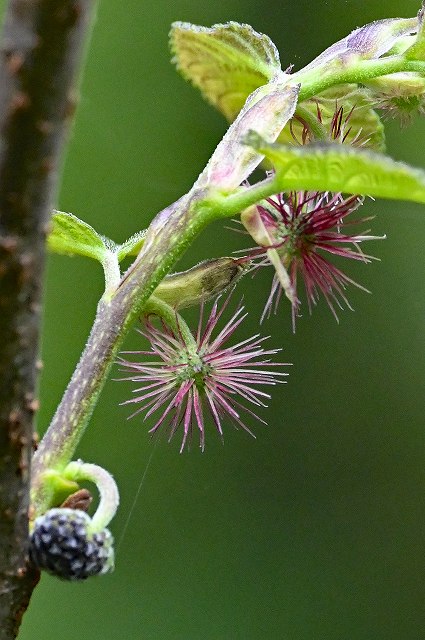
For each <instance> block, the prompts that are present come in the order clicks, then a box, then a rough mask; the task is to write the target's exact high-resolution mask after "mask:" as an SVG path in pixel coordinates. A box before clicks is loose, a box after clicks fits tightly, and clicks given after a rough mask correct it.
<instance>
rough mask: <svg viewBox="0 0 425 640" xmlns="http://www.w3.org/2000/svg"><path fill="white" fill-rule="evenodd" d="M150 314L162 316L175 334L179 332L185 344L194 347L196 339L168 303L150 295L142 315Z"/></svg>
mask: <svg viewBox="0 0 425 640" xmlns="http://www.w3.org/2000/svg"><path fill="white" fill-rule="evenodd" d="M150 314H154V315H156V316H158V317H159V318H162V319H163V320H164V321H165V323H166V324H167V325H168V326H169V327H170V328H171V329H172V330H173V332H174V333H175V335H176V336H177V335H179V334H180V335H181V336H182V338H183V340H184V342H185V344H186V346H188V347H195V348H196V340H195V338H194V337H193V334H192V331H191V330H190V329H189V327H188V325H187V324H186V321H185V320H184V318H183V317H182V316H181V315H180V314H179V313H177V311H176V310H175V309H173V307H171V306H170V305H169V304H167V303H166V302H164V301H163V300H160V299H159V298H156V297H155V296H151V297H150V298H149V300H148V301H147V303H146V304H145V306H144V308H143V315H144V316H149V315H150Z"/></svg>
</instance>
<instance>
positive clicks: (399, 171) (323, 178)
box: [246, 132, 425, 203]
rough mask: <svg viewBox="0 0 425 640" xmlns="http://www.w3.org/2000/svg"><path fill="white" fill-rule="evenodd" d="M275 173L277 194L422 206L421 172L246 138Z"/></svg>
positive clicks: (359, 153) (351, 153) (424, 178)
mask: <svg viewBox="0 0 425 640" xmlns="http://www.w3.org/2000/svg"><path fill="white" fill-rule="evenodd" d="M246 144H249V145H250V146H252V147H253V148H254V149H256V150H257V151H258V152H259V153H262V154H264V155H265V156H266V158H267V159H268V160H270V162H271V163H272V164H273V166H274V169H275V171H276V179H277V182H278V189H279V190H280V191H298V190H308V191H334V192H339V191H341V192H343V193H352V194H359V195H369V196H375V197H377V198H393V199H396V200H411V201H414V202H421V203H425V172H424V171H421V170H420V169H415V168H413V167H409V166H408V165H406V164H404V163H403V162H396V161H395V160H392V159H391V158H388V157H386V156H383V155H380V154H378V153H373V152H371V151H365V150H359V149H356V148H354V147H348V146H346V145H339V144H335V143H333V144H327V145H306V146H305V147H289V146H284V145H280V144H277V143H274V144H273V143H267V142H265V141H264V140H262V138H261V137H260V136H259V135H258V134H257V133H255V132H251V133H250V134H249V136H247V138H246Z"/></svg>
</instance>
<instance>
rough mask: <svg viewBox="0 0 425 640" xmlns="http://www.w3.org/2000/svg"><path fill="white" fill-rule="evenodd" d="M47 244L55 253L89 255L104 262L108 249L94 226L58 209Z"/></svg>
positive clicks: (54, 215) (53, 217)
mask: <svg viewBox="0 0 425 640" xmlns="http://www.w3.org/2000/svg"><path fill="white" fill-rule="evenodd" d="M47 246H48V248H49V249H50V251H53V252H55V253H62V254H66V255H70V256H74V255H79V256H87V257H88V258H93V259H94V260H98V261H99V262H103V259H104V256H105V253H106V251H108V247H107V246H106V245H105V241H104V240H103V238H102V237H101V236H100V235H99V234H98V233H97V231H95V230H94V229H93V227H91V226H90V225H89V224H87V223H86V222H83V221H82V220H80V219H79V218H77V217H76V216H74V215H73V214H72V213H65V212H63V211H56V212H55V213H54V214H53V216H52V228H51V231H50V233H49V235H48V238H47Z"/></svg>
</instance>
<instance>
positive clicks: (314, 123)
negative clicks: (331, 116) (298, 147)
mask: <svg viewBox="0 0 425 640" xmlns="http://www.w3.org/2000/svg"><path fill="white" fill-rule="evenodd" d="M296 115H297V117H298V119H299V120H300V121H301V122H302V123H303V124H304V123H305V124H306V125H307V126H308V128H309V129H310V131H311V132H312V134H313V136H314V137H315V139H316V140H327V139H328V137H329V134H328V132H327V130H326V127H324V126H323V125H322V123H321V122H320V121H319V120H318V118H317V116H316V115H315V114H314V113H312V112H311V111H309V110H308V109H306V108H305V107H303V106H302V105H297V110H296Z"/></svg>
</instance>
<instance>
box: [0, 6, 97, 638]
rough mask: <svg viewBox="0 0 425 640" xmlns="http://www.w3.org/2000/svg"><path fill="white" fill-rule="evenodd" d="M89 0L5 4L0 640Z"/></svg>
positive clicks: (23, 518)
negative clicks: (50, 246)
mask: <svg viewBox="0 0 425 640" xmlns="http://www.w3.org/2000/svg"><path fill="white" fill-rule="evenodd" d="M91 6H92V0H10V2H9V4H8V8H7V12H6V19H5V24H4V28H3V37H2V44H1V49H0V640H6V639H7V640H8V639H10V638H14V637H15V636H16V634H17V631H18V628H19V624H20V620H21V617H22V614H23V612H24V611H25V609H26V607H27V604H28V601H29V598H30V596H31V592H32V590H33V588H34V586H35V584H36V583H37V580H38V576H37V571H36V570H35V569H34V568H33V567H30V566H29V565H28V560H27V540H28V506H29V498H28V496H29V481H30V477H29V476H30V458H31V453H32V442H33V435H32V431H33V419H34V412H35V411H36V409H37V400H36V399H35V383H36V371H37V364H36V363H37V354H38V339H39V329H40V309H41V293H42V276H43V268H44V255H45V249H44V246H45V235H46V229H47V225H48V220H49V212H50V210H51V208H52V205H53V202H54V198H55V195H56V187H57V181H58V175H59V170H60V158H61V149H62V146H63V143H64V134H65V133H66V130H67V126H68V123H69V119H70V116H71V115H72V113H73V110H74V102H75V100H74V94H73V90H74V87H75V79H76V74H77V72H78V66H79V64H78V63H79V60H80V58H81V51H82V47H83V42H84V36H85V34H86V31H87V27H88V24H89V18H90V13H91V11H90V9H91Z"/></svg>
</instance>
